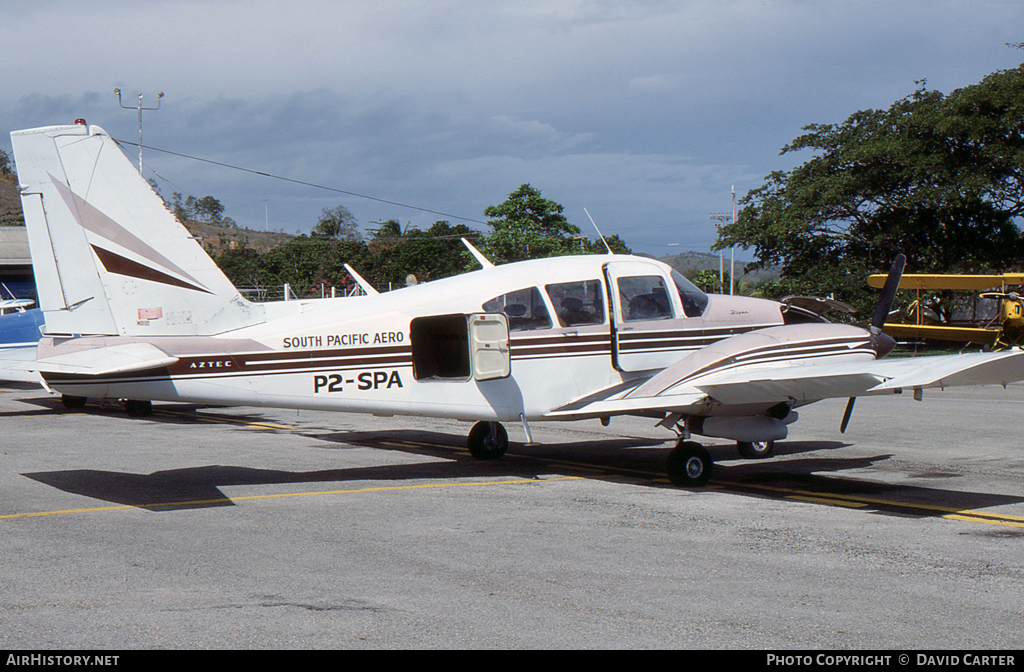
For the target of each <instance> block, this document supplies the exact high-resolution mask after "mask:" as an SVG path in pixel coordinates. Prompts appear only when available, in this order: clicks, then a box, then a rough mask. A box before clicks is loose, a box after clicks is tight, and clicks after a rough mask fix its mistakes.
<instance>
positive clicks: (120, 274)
mask: <svg viewBox="0 0 1024 672" xmlns="http://www.w3.org/2000/svg"><path fill="white" fill-rule="evenodd" d="M11 143H12V145H13V147H14V159H15V164H16V166H17V171H18V181H19V182H20V184H21V201H22V208H23V210H24V213H25V224H26V227H27V229H28V238H29V248H30V250H31V253H32V266H33V271H34V273H35V277H36V288H37V291H38V294H39V303H40V307H41V308H42V309H43V312H44V314H45V316H46V332H47V333H48V334H54V335H59V334H83V335H84V334H109V335H122V336H166V335H212V334H217V333H223V332H225V331H230V330H233V329H238V328H241V327H244V326H248V325H251V324H257V323H259V322H262V321H263V310H262V307H261V306H259V305H257V304H251V303H249V302H248V301H246V300H245V299H244V298H243V297H242V296H241V295H240V294H239V293H238V290H237V289H235V287H234V286H233V285H232V284H231V282H230V281H229V280H228V279H227V277H225V275H224V274H223V273H222V272H221V270H220V269H219V268H218V267H217V265H216V264H214V262H213V260H212V259H210V257H209V255H207V254H206V252H205V251H204V250H203V248H202V246H200V245H199V243H198V242H196V241H195V240H194V239H193V238H192V236H191V234H190V233H189V231H188V229H186V228H185V227H184V226H182V225H181V223H180V222H178V220H177V219H176V218H175V217H174V215H172V214H171V212H170V211H169V210H168V209H167V206H166V205H165V204H164V202H163V200H162V199H161V198H160V197H159V196H158V195H157V194H156V193H155V192H154V191H153V188H152V187H151V186H150V185H149V184H148V183H147V182H146V181H145V180H144V179H143V178H142V176H141V175H140V174H139V173H138V171H137V170H136V169H135V167H134V166H133V165H132V163H131V161H130V160H129V159H128V157H126V156H125V155H124V153H123V152H122V151H121V149H120V147H118V146H117V143H116V142H115V141H114V140H113V138H111V137H110V136H109V135H108V134H107V133H106V132H105V131H104V130H103V129H101V128H99V127H98V126H87V125H86V124H85V122H82V121H79V122H76V123H75V124H74V125H71V126H50V127H45V128H36V129H30V130H24V131H15V132H13V133H11Z"/></svg>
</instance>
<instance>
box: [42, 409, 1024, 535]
mask: <svg viewBox="0 0 1024 672" xmlns="http://www.w3.org/2000/svg"><path fill="white" fill-rule="evenodd" d="M232 417H233V419H235V418H237V416H232ZM251 419H253V420H257V421H258V420H260V419H261V418H259V417H258V415H253V416H251ZM155 420H156V421H157V422H186V421H188V420H187V419H183V418H182V417H181V416H171V417H165V418H157V419H155ZM193 421H194V420H193ZM300 433H302V434H303V435H305V436H307V437H309V438H313V439H316V440H320V441H324V442H326V443H328V444H330V447H331V448H332V449H344V448H346V447H351V446H359V447H369V448H373V449H376V450H385V451H392V452H400V453H403V454H409V455H417V456H420V457H425V458H430V459H429V461H425V462H416V463H411V464H389V465H379V466H369V467H352V468H345V469H325V470H316V471H282V470H274V469H258V468H251V467H241V466H221V465H210V466H201V467H189V468H183V469H173V470H166V471H158V472H154V473H151V474H133V473H124V472H112V471H101V470H92V469H75V470H68V471H50V472H35V473H25V474H23V475H24V476H25V477H27V478H31V479H33V480H35V481H38V482H40V483H44V484H46V485H49V486H51V487H54V488H57V489H59V490H62V491H65V492H69V493H73V494H77V495H82V496H86V497H90V498H93V499H98V500H102V501H105V502H111V503H114V504H120V505H124V506H132V507H138V508H144V509H149V510H151V511H180V510H187V509H196V508H208V507H219V506H233V505H234V503H233V502H232V501H231V500H230V499H229V498H228V497H227V496H226V495H225V494H224V493H223V492H222V490H221V488H223V487H231V486H247V485H249V486H253V485H254V486H259V485H282V484H307V485H315V484H331V486H329V487H326V488H316V490H323V491H332V490H345V489H349V488H351V489H359V488H362V487H380V486H381V484H382V482H395V481H398V482H402V481H412V480H444V479H448V480H450V479H467V478H470V479H471V478H495V479H497V478H529V479H532V478H538V477H543V476H551V475H556V474H557V475H565V476H580V477H584V478H587V479H596V480H609V481H615V482H623V481H627V482H629V483H631V484H634V485H636V484H639V485H644V486H647V487H655V488H673V487H674V486H672V485H670V484H669V483H668V481H667V479H665V477H664V476H663V474H664V470H665V461H666V458H667V456H668V452H669V451H668V448H669V447H670V446H671V442H670V441H660V440H656V439H650V438H636V437H631V438H609V439H598V440H594V439H588V440H586V441H569V442H561V443H547V444H544V445H532V446H525V445H522V444H518V443H515V442H513V443H512V444H511V445H510V448H509V452H508V454H506V456H505V457H504V458H503V459H501V460H493V461H487V460H477V459H474V458H472V457H471V456H470V455H469V453H468V451H467V450H466V448H465V437H464V436H463V435H462V434H450V433H444V432H436V431H426V430H398V431H395V430H387V431H380V432H366V431H358V432H355V431H353V432H328V433H310V432H300ZM847 445H849V444H844V443H840V442H820V441H819V442H808V441H793V442H783V443H780V444H778V450H777V454H778V457H777V458H776V459H768V460H757V461H735V460H736V455H735V448H734V447H733V446H728V445H715V446H709V450H710V451H711V454H712V456H713V458H714V459H715V460H723V461H724V462H717V463H716V464H715V466H714V476H713V480H712V484H711V485H712V487H714V488H717V489H718V490H724V491H727V492H730V493H732V494H739V495H743V496H749V497H753V498H758V499H776V500H778V499H787V498H793V497H797V498H800V496H803V497H807V496H815V497H820V498H828V497H830V496H831V497H855V498H856V497H860V498H863V500H865V501H867V502H868V504H866V505H865V508H862V509H860V510H861V511H866V512H870V513H881V514H888V515H898V516H912V517H929V516H938V515H945V514H946V513H948V512H949V510H950V509H962V510H967V509H980V508H985V507H990V506H999V505H1005V504H1015V503H1020V502H1022V501H1024V498H1021V497H1010V496H1005V495H994V494H988V493H975V492H964V491H958V490H947V489H942V488H926V487H917V486H909V485H894V484H885V483H880V482H877V481H868V480H865V479H863V478H856V477H853V478H851V477H848V476H840V474H842V473H843V472H848V471H852V470H857V469H864V468H868V467H871V466H872V465H874V464H876V463H878V462H883V461H885V460H887V459H889V458H890V457H891V456H890V455H877V456H873V457H841V456H837V457H834V458H833V457H821V456H820V453H821V451H832V450H836V449H838V448H842V447H845V446H847ZM809 452H815V453H817V454H818V455H819V456H807V457H801V455H803V454H804V453H809ZM726 462H727V463H726ZM367 482H368V483H369V485H368V484H367ZM356 483H358V484H359V485H350V486H349V485H346V484H356ZM297 492H298V491H297ZM901 503H903V504H901ZM929 507H931V508H929Z"/></svg>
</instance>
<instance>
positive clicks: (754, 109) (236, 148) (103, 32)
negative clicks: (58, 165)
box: [0, 0, 1024, 256]
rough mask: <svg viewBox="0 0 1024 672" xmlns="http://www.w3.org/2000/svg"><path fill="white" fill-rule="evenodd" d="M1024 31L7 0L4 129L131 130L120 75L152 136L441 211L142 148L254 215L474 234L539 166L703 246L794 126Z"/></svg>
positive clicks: (717, 5)
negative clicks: (350, 218)
mask: <svg viewBox="0 0 1024 672" xmlns="http://www.w3.org/2000/svg"><path fill="white" fill-rule="evenodd" d="M1022 41H1024V3H1022V2H1020V0H859V1H855V0H830V1H829V2H814V1H812V0H691V1H685V0H677V1H675V2H662V1H658V0H648V1H644V0H630V1H629V2H612V1H600V0H594V1H589V2H586V1H582V0H537V1H521V2H514V1H508V2H480V1H479V0H477V1H475V2H471V1H458V0H430V1H414V0H374V1H363V0H345V1H328V0H324V1H304V0H290V1H289V2H287V3H285V2H273V1H269V0H249V1H243V0H220V1H219V2H217V3H208V2H183V1H182V2H179V1H175V0H150V1H147V2H129V1H127V0H125V1H116V0H91V1H90V2H71V1H53V2H31V3H29V2H3V3H0V54H3V59H2V62H3V67H2V70H0V73H2V74H0V122H2V123H0V126H2V127H3V128H2V130H3V133H2V134H0V149H4V150H5V151H8V152H10V138H9V137H8V135H7V133H8V132H9V131H11V130H17V129H21V128H30V127H34V126H43V125H51V124H59V123H69V122H71V121H72V120H74V119H75V118H76V117H84V118H86V119H87V120H88V121H89V122H90V123H94V124H98V125H100V126H102V127H103V128H105V129H106V130H107V131H108V132H110V134H111V135H113V136H114V137H115V138H119V139H124V140H128V141H135V140H137V136H138V124H137V115H136V112H135V111H134V109H133V110H122V109H121V108H120V107H118V101H117V97H116V96H115V95H114V94H113V89H114V87H120V88H121V89H122V90H123V91H124V93H125V94H126V95H125V98H124V103H125V104H127V105H131V106H134V105H135V104H136V102H137V96H136V94H137V93H139V92H141V93H143V94H144V96H145V97H144V99H143V102H144V104H145V105H147V106H149V105H154V104H155V103H156V94H157V92H159V91H163V92H164V93H165V97H164V98H163V100H162V101H161V108H160V109H159V110H158V111H155V112H145V113H144V119H143V123H144V143H145V144H146V145H151V146H153V147H157V148H162V149H167V150H171V151H174V152H178V153H181V154H187V155H192V156H198V157H202V158H205V159H210V160H213V161H219V162H223V163H228V164H232V165H236V166H242V167H245V168H248V169H252V170H259V171H263V172H267V173H272V174H275V175H280V176H283V177H287V178H290V179H292V180H299V181H303V182H310V183H314V184H317V185H323V186H327V187H332V188H335V189H339V190H343V191H347V192H353V193H357V194H363V195H367V196H372V197H375V198H378V199H384V200H388V201H394V202H397V203H402V204H408V205H412V206H416V207H418V208H423V209H426V210H431V211H436V212H441V213H447V215H449V216H441V215H437V214H432V213H429V212H423V211H421V210H414V209H408V208H403V207H399V206H396V205H387V204H383V203H380V202H378V201H374V200H370V199H365V198H359V197H355V196H346V195H342V194H339V193H335V192H330V191H326V190H322V189H316V188H312V187H308V186H301V185H297V184H294V183H289V182H285V181H281V180H275V179H268V178H265V177H260V176H256V175H253V174H251V173H245V172H240V171H235V170H230V169H226V168H222V167H217V166H213V165H211V164H206V163H199V162H196V161H191V160H186V159H182V158H178V157H175V156H172V155H167V154H160V153H157V152H155V151H148V152H146V153H145V155H144V161H145V165H146V169H145V175H146V177H155V178H156V179H157V181H158V183H159V185H160V189H161V193H162V194H163V195H164V196H166V197H170V195H171V193H172V192H180V193H183V194H185V195H189V194H191V195H195V196H197V197H198V196H205V195H208V194H209V195H213V196H216V197H217V198H219V199H220V200H221V202H222V203H223V204H224V205H225V206H226V208H227V210H226V213H225V214H226V215H228V216H230V217H232V218H234V219H235V220H236V221H238V222H239V223H240V224H242V225H245V226H249V227H250V228H258V229H262V228H264V227H265V226H267V222H268V220H269V227H270V228H271V229H276V230H285V231H289V232H308V231H309V230H310V229H311V228H312V227H313V226H314V225H315V223H316V220H317V217H318V216H319V214H320V211H321V210H322V209H323V208H325V207H333V206H335V205H338V204H339V203H340V204H344V205H345V206H347V207H348V208H349V209H350V210H351V211H352V212H353V213H354V214H355V215H356V218H357V219H358V221H359V223H360V225H361V226H362V227H364V228H366V227H373V226H374V225H373V222H374V221H379V220H382V219H388V218H395V219H399V220H400V221H401V222H402V223H403V224H405V223H407V222H408V223H411V224H412V225H413V226H419V227H420V228H425V227H427V226H429V225H430V224H431V223H432V222H433V221H435V220H437V219H450V220H451V221H453V222H459V221H463V223H467V224H469V226H471V227H473V228H476V229H478V230H481V231H485V232H486V231H488V230H489V229H488V227H487V226H486V224H484V223H482V222H483V220H485V218H484V217H483V214H482V213H483V209H484V208H485V207H487V206H488V205H496V204H498V203H500V202H502V201H504V200H505V199H506V198H507V196H508V194H509V193H510V192H511V191H513V190H514V189H516V188H517V187H518V186H519V185H520V184H522V183H524V182H529V183H530V184H532V185H533V186H534V187H537V188H538V189H540V190H541V191H542V192H543V194H544V195H545V196H546V197H548V198H550V199H553V200H555V201H557V202H559V203H561V204H562V205H563V206H565V213H566V215H567V216H568V218H569V221H571V222H573V223H575V224H577V225H579V226H580V227H581V228H583V229H584V231H585V233H587V234H590V235H593V229H592V227H591V226H590V224H589V220H588V219H587V216H586V213H585V212H584V208H587V210H589V212H590V214H591V215H592V216H593V217H594V219H595V220H596V221H597V223H598V225H599V226H600V227H601V229H602V231H603V232H604V233H605V234H612V233H617V234H619V235H620V236H621V237H622V238H623V239H624V240H625V241H626V243H627V244H628V245H630V246H631V247H633V249H634V250H636V251H641V252H646V253H650V254H654V255H658V256H661V255H666V254H672V253H675V252H677V251H680V250H684V249H695V250H703V251H706V250H707V249H708V247H709V246H710V245H711V243H712V242H713V240H714V238H715V233H714V220H713V219H712V217H711V215H712V213H731V210H732V197H731V193H730V191H731V189H732V187H733V186H735V188H736V192H737V194H738V195H739V196H742V195H744V194H746V193H747V192H748V191H749V190H751V189H754V188H757V187H759V186H760V185H761V184H763V178H764V176H765V175H767V174H768V173H769V172H770V171H772V170H777V169H787V168H790V167H792V166H793V165H794V164H795V163H796V162H800V161H803V160H805V159H806V158H808V157H806V156H802V155H800V154H796V155H787V156H784V157H783V156H779V150H780V149H781V148H782V146H783V145H785V144H786V143H787V142H789V141H790V140H792V139H793V138H794V137H796V136H797V135H799V134H800V129H801V128H802V127H803V126H805V125H807V124H810V123H832V122H841V121H843V120H844V119H845V118H846V117H848V116H849V115H850V114H851V113H852V112H854V111H856V110H861V109H867V108H871V107H888V106H889V105H890V104H891V103H892V102H893V101H895V100H897V99H899V98H901V97H903V96H906V95H908V94H910V93H911V92H913V91H914V89H915V88H916V86H917V85H916V84H915V82H917V81H918V80H927V85H928V87H929V88H932V89H938V90H940V91H943V92H947V93H948V92H949V91H951V90H953V89H956V88H959V87H962V86H966V85H969V84H973V83H976V82H977V81H979V80H980V79H982V78H983V77H984V76H985V75H986V74H989V73H991V72H994V71H996V70H1000V69H1007V68H1012V67H1016V66H1017V65H1018V64H1019V63H1020V62H1022V61H1024V51H1021V50H1020V49H1013V48H1010V47H1008V46H1006V45H1007V43H1019V42H1022ZM126 150H127V152H128V153H129V155H131V156H133V157H134V156H135V155H134V152H135V151H136V150H135V148H133V147H126ZM457 218H464V219H463V220H460V219H457ZM465 220H470V221H465ZM472 220H477V221H472Z"/></svg>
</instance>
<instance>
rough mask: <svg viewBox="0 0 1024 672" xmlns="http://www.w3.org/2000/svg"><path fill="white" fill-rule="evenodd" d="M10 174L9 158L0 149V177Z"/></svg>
mask: <svg viewBox="0 0 1024 672" xmlns="http://www.w3.org/2000/svg"><path fill="white" fill-rule="evenodd" d="M10 174H11V157H10V155H8V154H7V152H5V151H4V150H2V149H0V175H4V176H6V175H10Z"/></svg>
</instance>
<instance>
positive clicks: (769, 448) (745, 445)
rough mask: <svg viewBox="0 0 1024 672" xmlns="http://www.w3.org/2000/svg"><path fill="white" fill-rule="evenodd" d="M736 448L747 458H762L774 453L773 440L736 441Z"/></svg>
mask: <svg viewBox="0 0 1024 672" xmlns="http://www.w3.org/2000/svg"><path fill="white" fill-rule="evenodd" d="M736 448H737V449H738V450H739V451H740V455H742V456H743V457H745V458H747V459H748V460H763V459H765V458H767V457H771V456H772V455H774V454H775V442H774V441H737V442H736Z"/></svg>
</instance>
